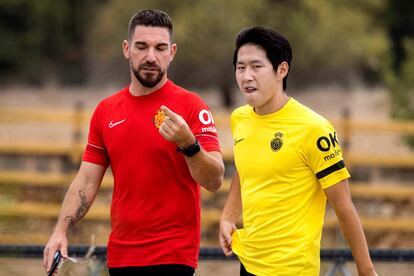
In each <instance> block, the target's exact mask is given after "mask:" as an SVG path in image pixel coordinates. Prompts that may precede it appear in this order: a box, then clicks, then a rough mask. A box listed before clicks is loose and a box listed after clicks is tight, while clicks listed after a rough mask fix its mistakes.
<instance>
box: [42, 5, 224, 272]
mask: <svg viewBox="0 0 414 276" xmlns="http://www.w3.org/2000/svg"><path fill="white" fill-rule="evenodd" d="M172 34H173V27H172V22H171V19H170V17H169V16H168V15H167V14H166V13H164V12H161V11H156V10H142V11H140V12H139V13H137V14H136V15H134V16H133V17H132V19H131V21H130V23H129V28H128V37H127V39H126V40H124V42H123V45H122V46H123V53H124V56H125V58H126V59H127V60H128V61H129V65H130V74H131V84H130V85H129V86H128V87H126V88H124V89H122V90H121V91H119V92H117V93H115V94H114V95H112V96H110V97H108V98H106V99H104V100H103V101H101V102H100V103H99V105H98V106H97V108H96V110H95V112H94V114H93V116H92V119H91V123H90V131H89V137H88V144H87V146H86V149H85V153H84V155H83V158H82V163H81V166H80V169H79V172H78V174H77V175H76V177H75V179H74V181H73V182H72V184H71V185H70V187H69V190H68V192H67V194H66V197H65V199H64V201H63V204H62V209H61V211H60V214H59V218H58V221H57V224H56V226H55V228H54V231H53V233H52V235H51V237H50V239H49V241H48V243H47V245H46V247H45V249H44V257H43V265H44V267H45V269H46V271H49V270H50V268H51V264H52V260H53V256H54V254H55V252H56V251H59V250H60V251H61V253H62V256H63V258H67V257H68V252H67V244H68V240H67V232H68V230H69V229H70V228H72V227H73V226H74V225H75V224H76V223H77V222H78V221H79V220H80V219H81V218H82V217H83V216H85V214H86V213H87V211H88V209H89V208H90V206H91V204H92V202H93V200H94V198H95V196H96V194H97V192H98V190H99V186H100V184H101V181H102V178H103V176H104V173H105V171H106V168H107V167H108V166H109V165H110V166H111V170H112V173H113V175H114V191H113V195H112V205H111V226H112V231H111V235H110V237H109V242H108V268H109V272H110V274H111V275H157V276H162V275H180V276H185V275H193V274H194V271H195V268H196V267H197V258H198V253H199V243H200V186H199V185H198V184H200V185H201V186H203V187H204V188H206V189H207V190H209V191H215V190H217V189H218V188H219V187H220V185H221V183H222V180H223V174H224V165H223V161H222V156H221V152H220V145H219V142H218V139H217V133H216V129H215V125H214V120H213V117H212V115H211V112H210V111H209V108H208V106H207V105H206V104H205V103H204V102H203V100H202V99H201V98H200V97H199V96H197V95H196V94H194V93H191V92H189V91H187V90H185V89H183V88H181V87H179V86H177V85H175V84H174V83H173V82H172V81H171V80H169V79H168V78H167V70H168V66H169V64H170V63H171V61H172V60H173V58H174V55H175V53H176V51H177V46H176V44H175V43H173V42H172Z"/></svg>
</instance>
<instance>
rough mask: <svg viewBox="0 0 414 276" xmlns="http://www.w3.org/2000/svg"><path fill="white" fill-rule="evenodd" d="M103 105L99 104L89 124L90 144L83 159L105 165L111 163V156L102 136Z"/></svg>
mask: <svg viewBox="0 0 414 276" xmlns="http://www.w3.org/2000/svg"><path fill="white" fill-rule="evenodd" d="M101 109H102V107H101V104H100V105H98V107H97V108H96V110H95V112H94V113H93V115H92V119H91V122H90V126H89V136H88V144H87V145H86V148H85V152H84V153H83V157H82V160H83V161H87V162H91V163H94V164H98V165H101V166H104V167H107V166H108V165H109V156H108V152H107V150H106V147H105V144H104V142H103V137H102V127H101V126H102V119H103V118H102V111H101Z"/></svg>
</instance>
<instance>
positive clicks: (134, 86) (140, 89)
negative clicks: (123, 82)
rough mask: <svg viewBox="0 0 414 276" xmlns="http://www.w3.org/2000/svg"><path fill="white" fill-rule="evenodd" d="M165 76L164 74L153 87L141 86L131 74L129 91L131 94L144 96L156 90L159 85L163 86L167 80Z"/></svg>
mask: <svg viewBox="0 0 414 276" xmlns="http://www.w3.org/2000/svg"><path fill="white" fill-rule="evenodd" d="M167 80H168V79H167V76H164V77H163V78H162V79H161V81H160V82H159V83H158V84H157V85H156V86H154V87H151V88H149V87H145V86H143V85H142V84H141V83H140V82H139V81H138V80H137V79H136V77H135V76H131V84H130V86H129V93H131V94H132V95H133V96H144V95H149V94H151V93H153V92H154V91H157V90H158V89H160V88H161V87H163V86H164V84H165V83H166V82H167Z"/></svg>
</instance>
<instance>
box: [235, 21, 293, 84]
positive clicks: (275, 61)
mask: <svg viewBox="0 0 414 276" xmlns="http://www.w3.org/2000/svg"><path fill="white" fill-rule="evenodd" d="M247 43H252V44H255V45H257V46H259V47H261V48H262V49H263V50H264V51H265V52H266V56H267V58H268V59H269V61H270V62H271V63H272V66H273V70H275V71H276V70H277V67H278V66H279V64H281V63H282V62H283V61H286V62H287V64H289V70H290V63H291V61H292V48H291V47H290V44H289V41H288V40H287V39H286V38H285V37H284V36H283V35H281V34H279V33H277V32H276V31H274V30H272V29H270V28H266V27H262V26H257V27H251V28H245V29H243V30H241V31H240V33H239V34H238V35H237V38H236V49H235V50H234V54H233V66H234V68H235V69H236V63H237V54H238V52H239V49H240V47H242V46H243V45H244V44H247ZM288 74H289V72H288ZM287 77H288V75H286V77H285V78H284V79H283V90H286V88H287Z"/></svg>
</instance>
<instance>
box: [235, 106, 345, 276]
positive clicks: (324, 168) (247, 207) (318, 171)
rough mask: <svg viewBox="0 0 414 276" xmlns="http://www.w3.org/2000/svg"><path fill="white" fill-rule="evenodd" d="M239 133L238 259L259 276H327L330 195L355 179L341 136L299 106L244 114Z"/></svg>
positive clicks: (238, 118) (238, 114) (239, 115)
mask: <svg viewBox="0 0 414 276" xmlns="http://www.w3.org/2000/svg"><path fill="white" fill-rule="evenodd" d="M231 128H232V133H233V138H234V160H235V165H236V168H237V171H238V173H239V177H240V185H241V197H242V203H243V229H239V230H237V231H236V232H235V233H234V234H233V244H232V247H233V251H234V252H235V254H237V256H238V257H239V259H240V261H241V262H242V263H243V265H244V266H245V268H246V270H247V271H248V272H250V273H253V274H255V275H269V276H270V275H271V276H281V275H291V276H298V275H306V276H310V275H319V263H320V257H319V251H320V240H321V233H322V226H323V219H324V214H325V206H326V196H325V194H324V193H323V189H325V188H328V187H329V186H332V185H334V184H336V183H338V182H340V181H342V180H344V179H347V178H349V176H350V175H349V173H348V171H347V169H346V168H345V164H344V161H343V159H342V150H341V148H340V146H339V143H338V136H337V134H336V132H335V129H334V128H333V127H332V125H331V124H330V123H329V122H328V121H327V120H326V119H325V118H323V117H322V116H320V115H318V114H317V113H315V112H314V111H312V110H311V109H309V108H307V107H306V106H304V105H302V104H300V103H299V102H297V101H296V100H294V99H293V98H290V99H289V101H288V102H287V103H286V105H285V106H284V107H283V108H282V109H280V110H279V111H277V112H275V113H272V114H268V115H258V114H256V113H255V112H254V110H253V108H252V107H250V106H248V105H246V106H242V107H240V108H238V109H236V110H235V111H234V112H233V113H232V116H231Z"/></svg>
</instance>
